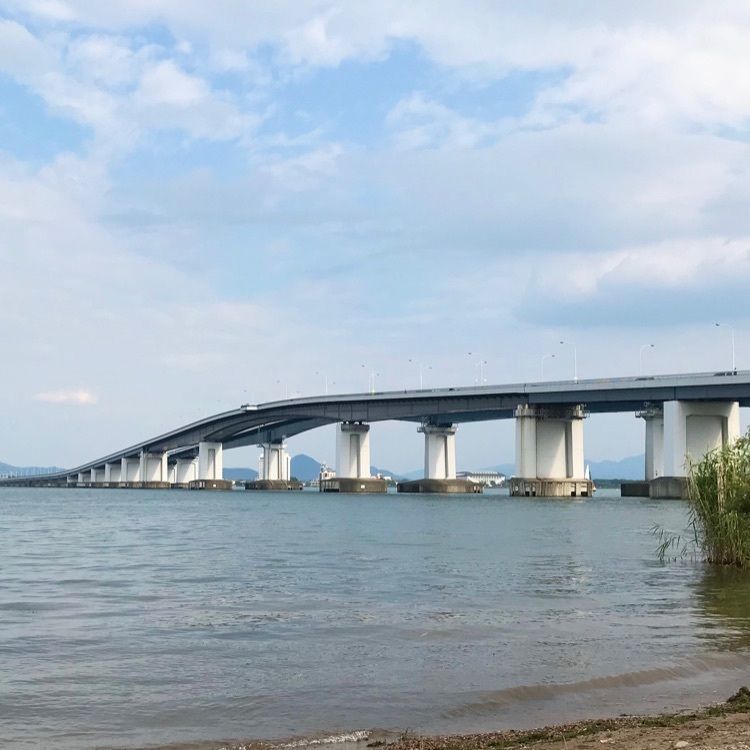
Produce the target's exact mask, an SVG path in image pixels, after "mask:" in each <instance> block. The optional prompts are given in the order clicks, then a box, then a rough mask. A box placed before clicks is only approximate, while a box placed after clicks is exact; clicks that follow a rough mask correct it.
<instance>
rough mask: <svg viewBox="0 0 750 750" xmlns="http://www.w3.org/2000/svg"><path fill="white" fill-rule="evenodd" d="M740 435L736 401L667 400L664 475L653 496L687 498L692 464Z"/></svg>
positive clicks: (654, 484) (656, 481) (653, 488)
mask: <svg viewBox="0 0 750 750" xmlns="http://www.w3.org/2000/svg"><path fill="white" fill-rule="evenodd" d="M740 434H741V432H740V406H739V403H738V402H737V401H665V402H664V476H662V477H655V478H654V479H653V480H652V482H651V486H650V493H651V497H657V498H672V497H686V496H687V474H688V467H689V463H690V462H691V461H700V460H701V459H702V458H703V457H704V456H705V455H706V454H707V453H710V452H711V451H712V450H715V449H717V448H721V447H722V446H725V445H729V444H731V443H733V442H734V441H735V440H737V438H739V437H740Z"/></svg>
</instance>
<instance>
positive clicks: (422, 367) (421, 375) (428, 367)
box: [409, 358, 432, 391]
mask: <svg viewBox="0 0 750 750" xmlns="http://www.w3.org/2000/svg"><path fill="white" fill-rule="evenodd" d="M409 362H411V363H412V364H413V365H416V366H417V367H418V368H419V390H420V391H421V390H422V388H423V387H424V371H425V370H431V369H432V366H431V365H423V364H422V363H421V362H420V361H419V360H418V359H411V358H409Z"/></svg>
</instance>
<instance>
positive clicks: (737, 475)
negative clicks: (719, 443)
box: [688, 433, 750, 567]
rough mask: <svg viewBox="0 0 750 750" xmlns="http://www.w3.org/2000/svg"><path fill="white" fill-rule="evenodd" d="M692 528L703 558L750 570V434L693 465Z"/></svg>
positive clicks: (690, 492) (690, 493)
mask: <svg viewBox="0 0 750 750" xmlns="http://www.w3.org/2000/svg"><path fill="white" fill-rule="evenodd" d="M688 497H689V502H690V519H689V520H690V527H691V529H692V531H693V535H694V539H693V541H694V543H695V546H696V547H697V548H698V550H699V551H700V553H701V554H702V556H703V557H704V558H705V559H706V560H707V561H708V562H710V563H715V564H717V565H737V566H739V567H750V433H748V435H746V436H744V437H742V438H740V439H739V440H737V441H736V442H734V443H732V444H731V445H727V446H724V447H723V448H719V449H717V450H714V451H711V453H709V454H708V455H707V456H705V458H703V459H702V460H701V461H698V462H695V463H692V462H691V463H690V465H689V473H688Z"/></svg>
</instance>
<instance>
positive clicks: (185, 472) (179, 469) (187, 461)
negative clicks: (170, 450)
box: [172, 458, 198, 487]
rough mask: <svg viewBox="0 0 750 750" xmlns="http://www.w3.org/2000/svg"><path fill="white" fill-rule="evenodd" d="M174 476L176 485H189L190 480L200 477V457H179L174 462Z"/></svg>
mask: <svg viewBox="0 0 750 750" xmlns="http://www.w3.org/2000/svg"><path fill="white" fill-rule="evenodd" d="M172 478H173V481H174V483H175V484H176V485H178V486H180V487H182V486H185V487H187V485H189V484H190V482H192V481H193V480H195V479H197V478H198V459H197V458H178V459H177V460H176V461H175V464H174V474H173V477H172Z"/></svg>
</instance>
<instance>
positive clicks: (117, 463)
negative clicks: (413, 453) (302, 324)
mask: <svg viewBox="0 0 750 750" xmlns="http://www.w3.org/2000/svg"><path fill="white" fill-rule="evenodd" d="M741 406H750V371H739V372H716V373H696V374H676V375H660V376H651V377H625V378H611V379H593V380H579V381H578V380H577V381H559V382H544V383H517V384H510V385H481V386H474V387H455V388H435V389H427V390H416V391H408V390H407V391H387V392H380V393H367V394H362V393H354V394H343V395H330V396H314V397H305V398H294V399H287V400H283V401H274V402H269V403H264V404H257V405H256V404H244V405H242V406H240V407H238V408H237V409H232V410H230V411H226V412H222V413H220V414H216V415H213V416H210V417H206V418H205V419H201V420H198V421H197V422H193V423H191V424H187V425H184V426H182V427H178V428H176V429H174V430H171V431H169V432H166V433H164V434H162V435H157V436H156V437H153V438H150V439H148V440H144V441H142V442H139V443H136V444H134V445H131V446H129V447H127V448H124V449H122V450H119V451H116V452H114V453H110V454H108V455H106V456H102V457H100V458H97V459H95V460H93V461H88V462H86V463H83V464H81V465H80V466H76V467H74V468H72V469H69V470H66V471H63V472H58V473H55V474H42V475H34V476H27V477H15V478H9V479H4V480H0V486H1V485H6V486H7V485H19V484H23V485H25V486H45V485H50V484H52V485H57V484H65V485H71V486H92V485H94V486H107V487H144V486H145V487H157V486H158V487H161V486H164V487H169V486H196V487H204V486H209V487H210V486H219V485H220V484H221V483H222V481H223V477H222V470H223V469H222V467H223V451H224V450H226V449H230V448H236V447H240V446H248V445H258V446H260V447H261V448H262V451H263V453H262V458H261V462H260V468H261V475H260V478H261V479H262V480H266V481H269V482H274V481H288V480H289V479H290V477H289V456H288V453H287V451H286V443H285V441H286V439H287V438H290V437H292V436H294V435H298V434H300V433H302V432H306V431H308V430H312V429H315V428H317V427H321V426H323V425H326V424H337V425H338V431H337V441H336V469H337V471H336V473H337V476H339V477H344V478H354V479H358V478H362V479H366V478H368V477H369V475H370V455H369V454H370V440H369V425H370V423H372V422H382V421H385V420H398V421H407V422H414V423H415V424H416V425H417V426H418V430H419V431H420V432H422V433H423V434H424V440H425V478H426V479H429V480H444V481H449V482H450V481H454V480H455V477H456V466H455V440H456V430H457V426H458V425H460V424H463V423H466V422H479V421H489V420H498V419H514V420H515V422H516V475H515V477H514V478H513V480H512V481H511V491H512V492H513V493H514V494H521V495H565V496H569V495H581V494H584V495H585V494H589V493H590V491H591V483H590V482H589V481H588V479H587V477H585V467H584V458H583V456H584V454H583V423H584V420H585V418H586V417H587V416H588V415H589V414H595V413H613V412H631V413H634V414H637V415H638V416H641V417H643V419H644V421H645V424H646V429H645V450H646V461H645V466H644V479H645V480H647V481H650V482H651V487H652V494H655V495H659V494H670V495H671V494H676V493H677V492H678V491H679V492H683V491H684V478H685V473H686V469H685V463H686V457H687V456H688V455H690V456H692V457H693V458H697V457H700V456H703V455H704V454H705V453H706V452H707V451H709V450H712V449H714V448H717V447H719V446H721V445H724V444H727V443H729V442H731V441H733V440H735V439H736V438H737V437H738V436H739V434H740V420H739V408H740V407H741ZM363 486H364V485H363ZM675 488H677V489H675Z"/></svg>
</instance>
